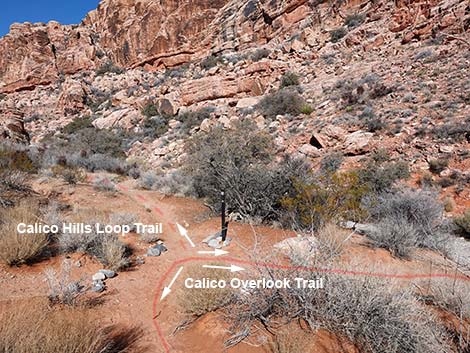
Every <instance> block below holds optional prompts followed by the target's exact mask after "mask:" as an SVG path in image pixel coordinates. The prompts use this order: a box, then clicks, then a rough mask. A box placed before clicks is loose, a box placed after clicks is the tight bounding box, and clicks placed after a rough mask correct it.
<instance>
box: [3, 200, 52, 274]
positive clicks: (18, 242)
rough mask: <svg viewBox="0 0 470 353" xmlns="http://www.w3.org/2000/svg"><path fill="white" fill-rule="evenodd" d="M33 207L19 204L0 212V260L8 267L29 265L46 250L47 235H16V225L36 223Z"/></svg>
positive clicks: (35, 212)
mask: <svg viewBox="0 0 470 353" xmlns="http://www.w3.org/2000/svg"><path fill="white" fill-rule="evenodd" d="M36 215H37V210H36V208H35V206H34V205H30V204H26V203H23V204H20V205H18V206H17V207H14V208H9V209H2V210H1V211H0V260H1V261H2V262H4V263H6V264H8V265H10V266H14V265H21V264H24V263H29V262H31V261H33V260H35V259H37V258H38V257H39V256H40V255H41V253H42V252H43V251H44V250H45V249H46V247H47V245H48V243H49V239H48V236H47V234H42V233H37V234H18V232H17V226H18V223H25V224H34V223H36V222H38V218H37V217H36Z"/></svg>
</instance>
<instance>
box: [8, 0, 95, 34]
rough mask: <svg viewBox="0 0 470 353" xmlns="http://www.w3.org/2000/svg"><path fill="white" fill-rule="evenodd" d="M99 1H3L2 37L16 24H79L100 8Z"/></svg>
mask: <svg viewBox="0 0 470 353" xmlns="http://www.w3.org/2000/svg"><path fill="white" fill-rule="evenodd" d="M98 3H99V0H2V4H1V12H0V37H3V36H4V35H5V34H7V33H8V32H9V28H10V25H11V24H12V23H14V22H32V23H34V22H49V21H50V20H55V21H58V22H60V23H62V24H78V23H80V22H81V20H82V19H83V18H84V17H85V15H86V14H87V13H88V12H89V11H90V10H93V9H96V7H97V6H98Z"/></svg>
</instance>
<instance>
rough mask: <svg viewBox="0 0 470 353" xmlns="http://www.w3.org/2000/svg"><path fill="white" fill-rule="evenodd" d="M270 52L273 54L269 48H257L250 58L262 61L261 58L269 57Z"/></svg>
mask: <svg viewBox="0 0 470 353" xmlns="http://www.w3.org/2000/svg"><path fill="white" fill-rule="evenodd" d="M269 54H271V51H270V50H269V49H265V48H259V49H256V50H255V51H254V52H253V53H251V55H250V59H251V60H253V61H254V62H256V61H260V60H261V59H264V58H267V57H268V56H269Z"/></svg>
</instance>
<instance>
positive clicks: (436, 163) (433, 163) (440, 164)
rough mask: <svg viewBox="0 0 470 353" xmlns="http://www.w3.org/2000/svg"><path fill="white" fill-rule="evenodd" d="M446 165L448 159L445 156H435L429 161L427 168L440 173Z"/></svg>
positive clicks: (447, 164)
mask: <svg viewBox="0 0 470 353" xmlns="http://www.w3.org/2000/svg"><path fill="white" fill-rule="evenodd" d="M448 166H449V160H448V159H447V158H437V159H431V160H430V161H429V170H430V171H431V172H432V173H435V174H439V173H441V172H442V171H443V170H444V169H446V168H447V167H448Z"/></svg>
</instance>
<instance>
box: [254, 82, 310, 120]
mask: <svg viewBox="0 0 470 353" xmlns="http://www.w3.org/2000/svg"><path fill="white" fill-rule="evenodd" d="M305 106H306V103H305V100H304V99H303V98H302V96H300V95H299V94H298V93H297V92H296V91H295V90H292V89H288V88H284V89H281V90H279V91H278V92H276V93H273V94H269V95H266V96H264V97H263V98H262V99H261V101H260V102H259V103H258V105H257V108H258V109H259V110H260V111H261V113H262V114H263V115H264V116H265V117H267V118H270V119H274V118H276V116H277V115H286V114H289V115H293V116H297V115H299V114H301V113H302V109H303V108H305Z"/></svg>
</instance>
